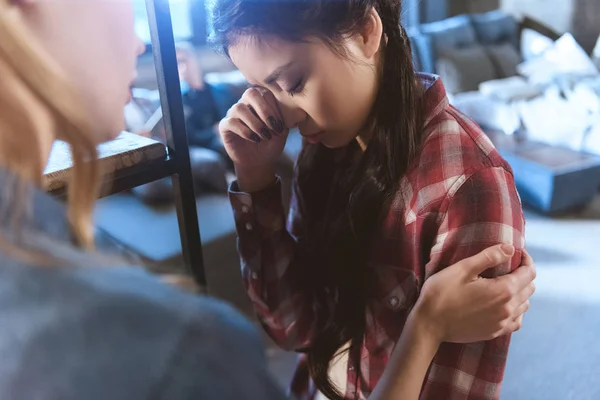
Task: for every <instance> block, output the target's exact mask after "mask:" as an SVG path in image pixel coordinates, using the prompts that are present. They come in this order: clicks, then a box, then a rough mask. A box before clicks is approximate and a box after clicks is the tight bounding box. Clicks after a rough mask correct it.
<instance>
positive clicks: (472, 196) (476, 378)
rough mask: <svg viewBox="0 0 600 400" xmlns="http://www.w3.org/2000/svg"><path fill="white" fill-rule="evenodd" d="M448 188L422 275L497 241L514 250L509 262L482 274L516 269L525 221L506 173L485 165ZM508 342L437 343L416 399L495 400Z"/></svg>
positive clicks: (495, 274) (501, 338)
mask: <svg viewBox="0 0 600 400" xmlns="http://www.w3.org/2000/svg"><path fill="white" fill-rule="evenodd" d="M454 186H455V187H454V188H452V189H450V192H449V194H448V197H447V198H446V200H445V204H442V208H441V209H442V211H443V213H442V215H441V216H440V218H441V224H440V226H439V230H438V233H437V237H436V240H435V244H434V246H433V248H432V250H431V254H430V262H429V263H427V265H426V267H425V268H426V276H431V275H432V274H433V273H435V272H438V271H439V270H440V269H442V268H444V267H447V266H449V265H452V264H454V263H456V262H458V261H460V260H462V259H464V258H466V257H470V256H472V255H475V254H477V253H479V252H480V251H482V250H484V249H485V248H487V247H489V246H491V245H494V244H498V243H508V244H512V245H514V246H515V248H516V250H517V251H516V253H515V255H514V257H513V258H512V260H511V262H510V263H507V264H506V265H502V266H499V267H497V268H494V269H491V270H488V271H486V273H485V274H484V276H486V277H492V276H499V275H503V274H506V273H509V272H510V271H512V270H514V269H515V268H517V267H518V266H519V265H520V263H521V255H522V250H523V247H524V228H525V227H524V225H525V221H524V217H523V213H522V209H521V202H520V199H519V196H518V194H517V191H516V188H515V185H514V181H513V176H512V173H511V172H510V171H508V170H506V169H505V168H502V167H485V168H483V169H481V170H479V171H477V172H475V173H473V174H472V175H470V176H463V177H462V178H461V179H459V180H458V181H457V183H456V184H455V185H454ZM444 209H445V210H444ZM509 343H510V336H504V337H500V338H498V339H495V340H491V341H488V342H481V343H471V344H466V345H461V344H452V343H444V344H442V346H441V347H440V349H439V351H438V353H437V354H436V356H435V358H434V360H433V363H432V365H431V368H430V371H429V374H428V377H427V379H426V382H425V384H424V387H423V391H422V395H421V400H438V399H453V400H458V399H460V400H496V399H499V397H500V388H501V384H502V378H503V375H504V368H505V365H506V357H507V353H508V347H509Z"/></svg>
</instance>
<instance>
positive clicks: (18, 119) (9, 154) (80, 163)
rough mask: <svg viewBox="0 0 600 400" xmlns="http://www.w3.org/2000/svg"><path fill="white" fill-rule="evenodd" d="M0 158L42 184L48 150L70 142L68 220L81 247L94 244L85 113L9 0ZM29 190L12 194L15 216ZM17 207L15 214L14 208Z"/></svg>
mask: <svg viewBox="0 0 600 400" xmlns="http://www.w3.org/2000/svg"><path fill="white" fill-rule="evenodd" d="M0 77H1V78H0V113H1V114H0V160H1V162H2V164H3V166H4V167H6V168H8V169H9V170H10V171H11V172H13V173H15V174H17V175H19V176H20V177H23V178H25V179H26V180H28V181H33V182H34V183H35V184H37V185H39V186H42V185H43V180H42V177H43V172H44V168H45V164H46V162H47V156H48V152H49V151H50V146H51V145H52V142H53V141H54V139H55V138H56V137H57V136H58V137H59V138H60V139H61V140H64V141H66V142H67V143H69V145H70V147H71V152H72V159H73V164H74V167H73V171H72V174H71V177H70V182H69V187H68V218H69V222H70V224H71V226H72V229H73V233H74V234H75V237H76V239H77V240H78V242H79V244H80V245H82V246H83V247H87V248H91V247H93V242H94V234H93V227H92V211H93V207H94V202H95V200H96V198H97V194H98V182H99V177H98V165H97V162H96V158H97V152H96V146H95V143H94V142H93V140H92V139H91V136H90V135H89V132H90V127H89V125H88V122H87V118H86V112H85V110H84V109H83V107H82V106H81V102H80V101H79V99H78V96H77V94H76V92H75V90H74V88H73V87H72V85H71V83H70V82H69V80H68V78H67V76H66V74H65V73H64V72H63V71H62V70H61V68H60V66H59V65H58V63H57V62H56V61H55V60H54V59H53V58H52V57H51V55H50V54H48V52H47V51H46V50H45V49H44V48H43V47H42V46H41V44H40V43H39V42H38V41H37V40H36V38H35V36H34V35H33V34H32V33H31V32H30V31H29V29H27V26H26V25H25V23H24V22H23V21H22V18H21V14H20V12H19V11H18V10H17V9H16V7H14V6H11V5H10V1H9V0H0ZM23 197H27V195H26V191H24V190H22V191H19V195H14V196H11V198H12V199H11V204H10V205H9V208H10V210H11V213H12V214H13V215H11V218H12V217H14V218H18V217H17V216H16V215H15V214H19V213H23V212H25V209H26V205H27V203H28V202H29V201H30V200H31V199H27V198H23ZM15 211H17V212H15Z"/></svg>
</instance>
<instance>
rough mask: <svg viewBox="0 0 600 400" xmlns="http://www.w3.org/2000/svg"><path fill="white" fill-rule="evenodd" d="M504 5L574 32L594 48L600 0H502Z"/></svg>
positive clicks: (599, 25)
mask: <svg viewBox="0 0 600 400" xmlns="http://www.w3.org/2000/svg"><path fill="white" fill-rule="evenodd" d="M502 8H503V9H505V10H507V11H510V12H512V13H514V14H515V15H519V16H523V15H528V16H530V17H532V18H534V19H536V20H539V21H541V22H544V23H545V24H547V25H549V26H550V27H551V28H553V29H554V30H556V31H558V32H560V33H563V32H571V33H572V34H573V36H575V39H577V41H578V42H579V43H580V44H581V45H582V46H583V47H584V48H585V49H586V50H587V51H591V50H592V49H593V47H594V45H595V43H596V41H597V40H598V36H599V35H600V1H598V0H502Z"/></svg>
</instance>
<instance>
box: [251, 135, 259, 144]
mask: <svg viewBox="0 0 600 400" xmlns="http://www.w3.org/2000/svg"><path fill="white" fill-rule="evenodd" d="M250 140H252V141H253V142H256V143H260V142H261V140H260V136H258V135H257V134H256V133H253V134H252V135H250Z"/></svg>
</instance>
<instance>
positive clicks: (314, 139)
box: [302, 131, 325, 144]
mask: <svg viewBox="0 0 600 400" xmlns="http://www.w3.org/2000/svg"><path fill="white" fill-rule="evenodd" d="M324 135H325V132H324V131H321V132H317V133H313V134H310V135H302V136H304V138H305V139H306V141H307V142H308V143H311V144H314V143H319V142H320V141H321V139H322V138H323V136H324Z"/></svg>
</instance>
